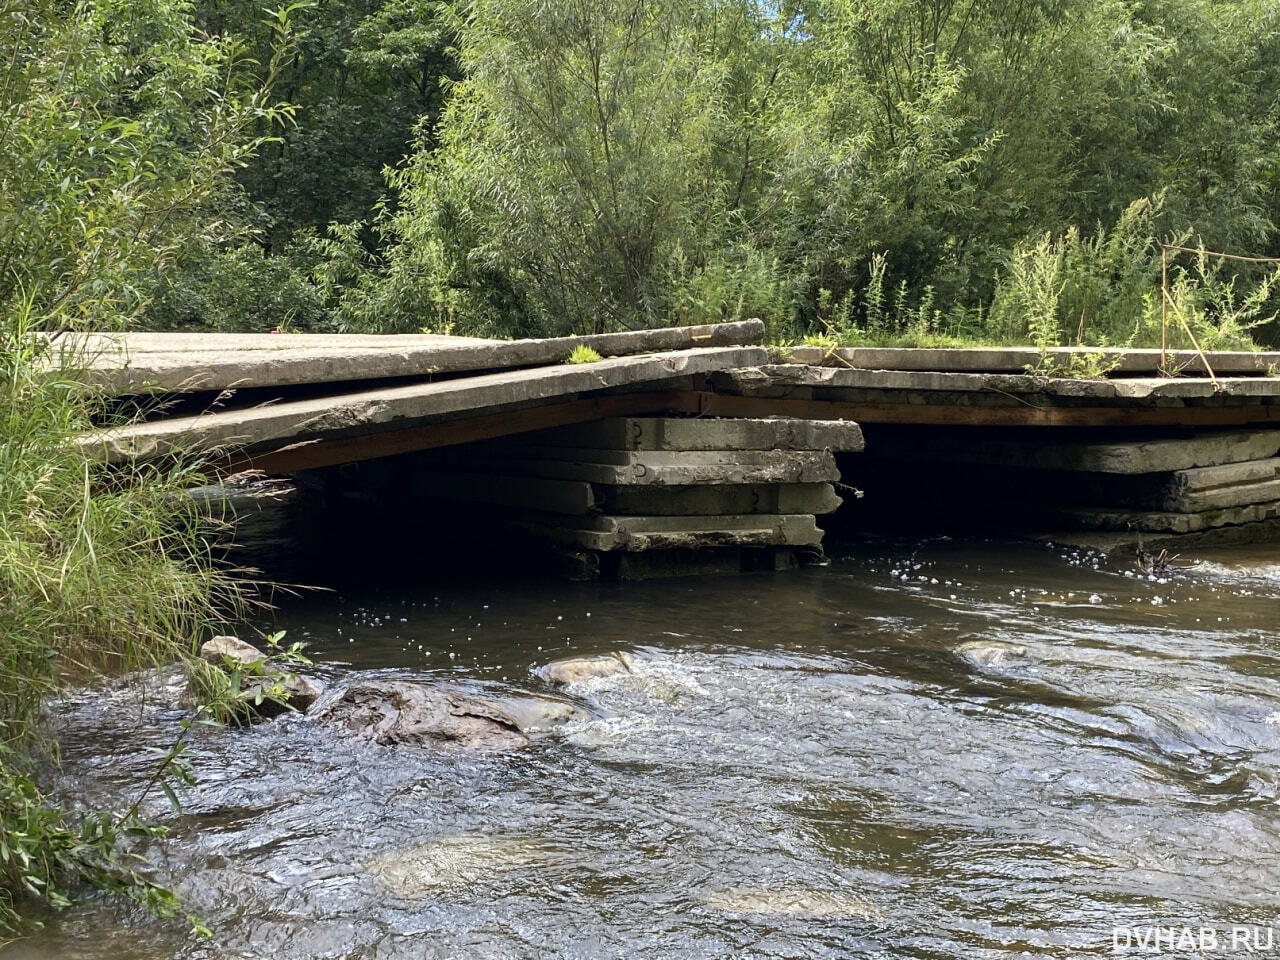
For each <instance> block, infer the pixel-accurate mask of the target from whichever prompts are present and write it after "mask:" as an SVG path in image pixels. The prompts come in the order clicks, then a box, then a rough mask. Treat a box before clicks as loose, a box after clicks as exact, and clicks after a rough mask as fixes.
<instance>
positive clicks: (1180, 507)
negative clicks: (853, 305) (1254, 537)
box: [1161, 480, 1280, 513]
mask: <svg viewBox="0 0 1280 960" xmlns="http://www.w3.org/2000/svg"><path fill="white" fill-rule="evenodd" d="M1271 500H1280V480H1266V481H1263V482H1261V483H1235V484H1231V485H1230V486H1225V487H1211V488H1209V489H1207V490H1189V491H1186V492H1184V493H1182V494H1178V495H1174V496H1170V497H1166V498H1165V500H1164V502H1163V503H1162V504H1161V506H1163V507H1164V509H1166V510H1171V511H1175V512H1177V513H1201V512H1203V511H1206V510H1222V509H1224V508H1227V507H1244V506H1248V505H1249V504H1252V503H1267V502H1268V501H1271Z"/></svg>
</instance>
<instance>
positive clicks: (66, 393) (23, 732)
mask: <svg viewBox="0 0 1280 960" xmlns="http://www.w3.org/2000/svg"><path fill="white" fill-rule="evenodd" d="M5 319H6V320H7V321H8V322H7V323H6V324H5V325H4V327H3V330H2V331H0V939H3V936H4V935H5V934H12V933H13V932H15V931H16V930H17V929H19V927H20V925H21V923H20V920H19V910H20V909H21V907H22V901H24V900H27V901H31V900H34V901H44V902H45V903H46V904H49V905H52V906H60V905H62V904H64V903H65V902H66V901H67V898H68V894H69V891H70V890H71V889H72V888H73V887H74V886H75V885H76V884H78V883H84V882H88V883H91V884H94V885H97V886H100V887H102V886H105V887H112V888H115V889H118V890H121V891H124V892H133V893H135V894H141V895H143V896H144V898H147V899H149V900H150V901H152V902H153V905H161V906H163V905H164V903H166V902H167V901H166V898H165V897H164V896H163V895H162V893H161V892H159V891H157V889H156V888H154V887H151V886H150V885H149V884H147V883H145V882H144V881H142V880H141V879H140V878H138V877H137V876H136V875H133V874H131V873H129V872H128V871H126V870H123V869H122V868H121V867H120V860H119V858H118V857H116V852H117V848H118V845H119V843H120V841H121V838H122V837H123V836H124V834H125V833H127V832H128V831H130V830H135V829H136V828H137V826H138V825H137V823H136V822H135V819H136V818H135V817H134V816H133V814H131V813H130V812H128V811H126V812H124V813H113V812H110V811H104V812H99V813H96V814H92V815H89V816H85V817H81V818H79V819H78V820H75V821H73V820H72V819H71V818H69V817H68V816H67V815H66V814H65V813H64V812H63V811H62V810H61V809H59V807H58V806H57V805H56V804H54V803H51V802H50V801H49V800H48V799H47V798H46V797H44V796H43V795H42V794H41V793H40V791H39V789H38V787H37V785H36V778H35V776H34V773H33V766H34V764H33V760H32V758H33V757H34V756H37V755H39V754H40V753H41V750H40V749H39V748H40V747H41V745H42V744H44V743H45V742H46V734H47V731H46V730H45V729H44V725H43V723H42V715H41V705H42V703H43V702H45V701H46V700H47V699H48V698H49V697H51V696H54V695H56V694H57V692H58V691H59V689H60V688H61V687H62V685H63V684H64V683H66V682H68V681H75V682H90V681H91V680H92V679H93V678H95V677H98V676H101V675H103V674H106V673H112V674H114V673H119V672H122V671H127V670H133V669H138V668H143V667H147V666H151V665H155V664H160V663H165V662H173V661H174V660H179V659H182V658H184V657H187V656H189V655H190V653H191V651H192V647H193V644H194V643H195V642H196V641H197V639H198V638H199V636H200V635H201V633H202V632H203V631H205V630H206V629H207V625H208V624H209V623H210V621H212V620H214V619H215V618H218V617H220V616H226V615H234V614H235V613H236V611H237V609H238V607H239V606H240V604H241V603H242V601H243V597H242V594H241V588H240V587H238V586H237V585H236V583H235V582H234V581H232V580H231V579H230V578H229V577H228V576H227V575H225V574H224V573H222V572H220V571H219V570H218V568H217V567H216V565H215V564H214V563H213V562H212V560H211V557H210V552H209V537H208V534H209V532H210V530H209V527H208V525H207V524H206V523H205V521H204V519H203V518H202V517H201V515H200V514H199V512H198V510H199V508H198V507H197V505H196V501H194V500H193V498H191V497H189V496H186V495H185V494H184V492H183V491H184V490H186V489H188V488H190V487H192V486H194V485H197V484H198V483H200V482H201V478H200V477H199V475H198V469H197V465H195V464H192V463H186V464H179V465H176V466H150V465H147V466H136V467H132V468H130V469H129V471H128V473H127V474H125V475H119V474H113V473H109V472H108V471H107V469H106V467H105V466H104V465H103V464H101V463H99V462H96V461H95V459H94V451H93V450H92V449H85V448H83V447H81V446H78V445H77V444H75V443H73V442H71V441H72V440H73V438H75V437H76V436H77V435H78V434H81V433H83V432H84V431H86V430H87V429H89V428H90V426H91V422H90V414H91V411H92V409H93V405H94V402H95V400H94V396H93V393H92V391H91V390H90V389H88V388H87V387H86V386H85V385H84V383H83V378H82V376H81V375H80V366H81V364H82V361H83V359H84V358H83V357H79V356H76V355H75V354H74V353H67V352H65V351H64V350H63V344H62V342H61V341H51V340H50V338H49V337H47V336H43V335H39V334H36V333H35V332H34V330H33V327H34V326H35V324H34V322H33V318H32V316H31V310H30V306H29V304H23V303H19V304H18V305H17V307H16V308H14V309H12V311H11V316H9V317H7V318H5ZM133 813H136V811H133Z"/></svg>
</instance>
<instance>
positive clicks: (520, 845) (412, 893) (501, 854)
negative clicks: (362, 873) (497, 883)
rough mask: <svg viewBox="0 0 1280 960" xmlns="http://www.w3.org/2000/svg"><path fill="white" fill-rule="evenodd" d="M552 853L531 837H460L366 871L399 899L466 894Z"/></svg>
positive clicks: (388, 857) (374, 863)
mask: <svg viewBox="0 0 1280 960" xmlns="http://www.w3.org/2000/svg"><path fill="white" fill-rule="evenodd" d="M551 856H552V851H551V850H550V849H548V848H547V847H544V846H543V845H542V844H541V843H539V842H538V841H536V840H535V839H533V838H531V837H521V836H508V835H501V834H499V835H496V836H485V835H478V834H477V835H462V836H444V837H436V838H435V839H434V840H431V841H429V842H427V843H423V844H420V845H419V846H416V847H412V848H410V849H408V850H404V851H397V852H394V853H389V854H385V855H383V856H381V857H378V858H376V859H374V860H371V861H369V862H368V863H366V864H365V865H364V868H365V870H366V871H368V872H369V873H371V874H372V875H373V876H375V877H377V878H378V879H379V880H381V881H382V882H383V883H385V884H386V885H387V887H388V888H389V889H390V890H391V892H392V893H394V894H395V895H396V896H398V897H402V898H404V899H413V898H417V897H426V896H432V895H435V894H438V893H465V892H467V891H469V890H473V889H474V888H475V887H477V886H481V885H483V884H485V883H486V882H489V881H492V880H493V879H494V878H495V877H498V876H501V875H503V874H505V873H511V872H514V871H517V870H524V869H528V868H531V867H535V866H537V865H538V864H540V863H542V862H544V861H546V860H548V859H549V858H551Z"/></svg>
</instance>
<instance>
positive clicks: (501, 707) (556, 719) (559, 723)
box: [475, 695, 592, 736]
mask: <svg viewBox="0 0 1280 960" xmlns="http://www.w3.org/2000/svg"><path fill="white" fill-rule="evenodd" d="M475 700H476V702H477V703H481V704H486V705H489V706H491V707H493V708H494V709H496V710H498V711H500V712H502V713H503V714H505V715H506V716H508V717H510V718H511V719H512V720H513V721H515V724H516V726H517V727H519V729H520V732H521V733H523V734H524V735H525V736H533V735H535V734H539V733H550V732H553V731H555V730H557V729H558V728H560V727H563V726H564V725H565V724H569V723H576V722H581V721H585V720H590V719H591V717H592V715H591V714H590V713H589V712H588V711H586V710H584V709H583V708H582V707H580V706H578V705H577V704H576V703H571V702H569V701H568V700H559V699H556V698H553V697H527V696H505V695H500V696H485V697H477V698H475Z"/></svg>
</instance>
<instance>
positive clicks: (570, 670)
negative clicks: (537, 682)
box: [541, 653, 634, 687]
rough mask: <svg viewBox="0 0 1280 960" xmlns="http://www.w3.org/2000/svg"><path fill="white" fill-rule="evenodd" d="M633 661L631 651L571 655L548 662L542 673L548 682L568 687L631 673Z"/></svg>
mask: <svg viewBox="0 0 1280 960" xmlns="http://www.w3.org/2000/svg"><path fill="white" fill-rule="evenodd" d="M633 662H634V660H633V658H632V656H631V655H630V654H629V653H608V654H604V655H603V656H598V657H570V658H568V659H565V660H555V661H553V662H551V663H549V664H547V665H546V666H545V667H543V668H542V671H541V673H542V675H543V676H544V677H545V678H546V679H547V682H548V683H551V684H554V685H555V686H557V687H568V686H571V685H573V684H575V683H585V682H586V681H588V680H597V679H600V678H602V677H612V676H615V675H617V674H620V673H630V672H631V664H632V663H633Z"/></svg>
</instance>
